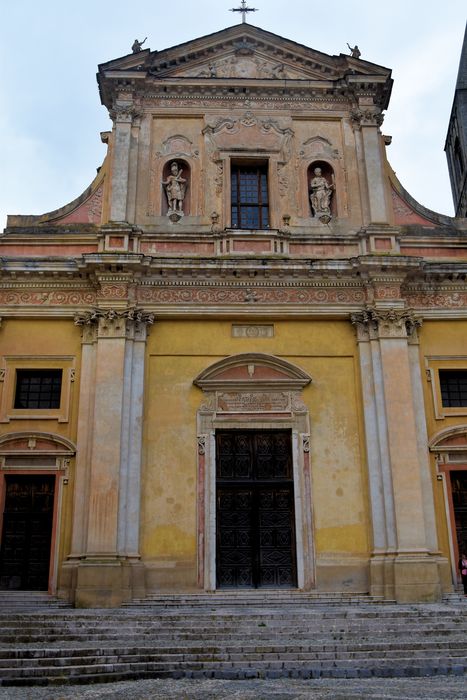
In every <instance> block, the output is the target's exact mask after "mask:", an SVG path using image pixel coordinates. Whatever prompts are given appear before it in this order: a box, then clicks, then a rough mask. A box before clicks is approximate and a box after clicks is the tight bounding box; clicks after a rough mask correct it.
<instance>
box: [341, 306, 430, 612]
mask: <svg viewBox="0 0 467 700" xmlns="http://www.w3.org/2000/svg"><path fill="white" fill-rule="evenodd" d="M351 320H352V323H354V325H356V327H357V333H358V339H359V351H360V365H361V369H362V382H363V394H364V405H365V411H364V415H365V424H366V440H367V455H368V464H369V480H370V494H371V504H372V521H373V543H374V550H373V557H372V593H375V594H376V593H378V594H383V595H385V596H386V597H395V598H396V600H398V601H399V602H409V601H415V600H436V599H437V598H439V595H440V582H439V574H438V569H437V566H438V565H437V561H436V559H435V558H434V557H433V556H431V555H430V553H434V552H433V547H434V545H435V542H434V540H433V534H434V533H433V528H432V525H433V524H434V523H433V522H432V518H433V517H434V512H433V509H432V508H430V506H429V503H428V499H427V494H426V493H425V491H426V484H425V482H426V476H425V475H424V472H425V471H426V469H425V466H426V465H424V463H423V459H422V452H423V447H422V444H421V439H422V437H421V436H420V435H419V434H418V429H419V425H420V421H421V420H423V414H422V417H417V415H416V410H417V408H419V400H420V397H419V396H418V397H417V395H416V392H417V387H416V386H414V369H413V367H412V366H411V361H410V353H409V344H408V340H409V337H410V336H412V335H413V333H414V332H416V328H417V326H419V325H420V321H419V320H418V319H416V318H415V317H414V315H413V313H412V312H411V311H408V310H406V309H377V308H375V307H372V308H368V309H367V310H365V311H363V312H360V313H358V314H353V315H352V318H351ZM367 344H369V345H370V346H372V348H371V350H370V349H368V347H365V346H366V345H367ZM370 356H371V358H372V362H371V363H370V361H369V357H370ZM414 389H415V394H414ZM368 392H370V394H368ZM372 394H373V395H372ZM375 426H376V430H375ZM424 450H425V452H426V451H427V446H426V443H425V447H424ZM381 489H382V493H381ZM381 505H383V507H384V510H383V514H381V513H380V510H379V509H380V507H381ZM382 543H384V544H383V549H381V548H380V547H381V544H382Z"/></svg>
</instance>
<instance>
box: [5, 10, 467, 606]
mask: <svg viewBox="0 0 467 700" xmlns="http://www.w3.org/2000/svg"><path fill="white" fill-rule="evenodd" d="M352 53H353V54H354V55H350V56H346V55H343V54H341V55H339V56H328V55H325V54H323V53H320V52H318V51H316V50H313V49H311V48H308V47H305V46H302V45H299V44H296V43H294V42H293V41H290V40H287V39H284V38H282V37H279V36H276V35H274V34H271V33H269V32H267V31H264V30H261V29H259V28H256V27H254V26H251V25H249V24H246V23H242V24H239V25H236V26H233V27H230V28H228V29H225V30H223V31H220V32H218V33H215V34H212V35H209V36H205V37H202V38H199V39H195V40H193V41H190V42H188V43H187V44H182V45H180V46H175V47H173V48H169V49H166V50H163V51H158V52H156V51H150V50H149V49H146V50H143V49H142V47H141V46H136V48H135V49H134V53H132V54H130V55H127V56H124V57H123V58H119V59H116V60H114V61H110V62H108V63H105V64H103V65H101V66H99V72H98V83H99V89H100V94H101V99H102V102H103V104H104V105H105V106H106V107H107V109H108V110H109V112H110V115H111V117H112V121H113V128H112V131H111V132H109V133H103V134H102V140H103V142H104V143H105V144H106V146H107V155H106V158H105V160H104V163H103V165H102V167H101V168H100V170H99V172H98V174H97V177H96V178H95V180H94V181H93V182H92V184H91V185H90V187H89V188H88V189H87V190H86V191H85V192H84V193H83V195H81V197H79V198H78V199H76V200H75V201H74V202H72V203H70V204H68V205H67V206H64V207H63V208H61V209H58V210H56V211H53V212H50V213H48V214H45V215H43V216H10V217H9V218H8V224H7V228H6V229H5V231H4V233H3V235H2V236H0V266H1V289H0V314H1V317H2V325H1V328H0V343H1V344H0V348H1V351H0V362H1V364H0V502H1V503H2V505H3V508H2V513H3V514H2V520H1V528H2V531H1V532H2V549H1V555H0V587H1V588H4V589H13V590H15V589H37V588H42V589H48V590H49V591H51V592H53V593H57V594H58V595H59V596H61V597H63V598H66V599H68V600H70V601H72V602H73V603H74V604H75V605H77V606H98V605H102V606H112V605H118V604H120V603H121V602H122V601H124V600H128V599H129V598H132V597H141V596H144V595H146V594H148V593H157V592H169V591H170V592H174V591H203V590H205V591H213V590H217V589H221V588H222V589H224V588H229V589H231V588H232V589H243V588H245V589H248V588H251V587H256V588H257V587H265V588H284V587H286V588H297V589H301V590H312V589H314V590H317V591H338V592H359V593H370V594H372V595H374V596H382V597H384V598H387V599H396V600H398V601H400V602H406V601H424V600H437V599H439V598H440V596H441V595H442V594H443V593H444V592H447V591H450V590H452V587H453V584H455V585H457V558H458V555H459V551H460V549H461V548H462V547H463V546H464V545H465V544H466V541H467V525H466V515H465V513H466V507H467V501H466V493H467V480H466V468H467V393H466V392H467V390H466V376H467V350H466V344H465V338H466V334H467V312H466V302H467V289H466V284H465V276H466V273H467V261H466V250H467V227H466V222H465V220H461V219H455V218H450V217H447V216H442V215H439V214H436V213H434V212H432V211H430V210H428V209H426V208H425V207H423V206H421V205H420V204H418V203H417V202H416V201H415V200H414V199H413V198H412V197H411V196H410V195H409V194H408V193H407V192H406V191H405V190H404V189H403V187H402V186H401V184H400V183H399V182H398V180H397V178H396V176H395V174H394V172H393V171H392V170H391V168H390V166H389V164H388V161H387V160H386V146H388V145H389V143H390V138H389V137H387V136H384V135H383V134H382V132H381V127H382V123H383V111H384V110H386V109H387V107H388V103H389V98H390V93H391V87H392V80H391V72H390V70H388V69H387V68H384V67H381V66H378V65H375V64H373V63H370V62H368V61H366V60H362V59H361V58H360V57H357V55H356V52H355V51H354V52H352Z"/></svg>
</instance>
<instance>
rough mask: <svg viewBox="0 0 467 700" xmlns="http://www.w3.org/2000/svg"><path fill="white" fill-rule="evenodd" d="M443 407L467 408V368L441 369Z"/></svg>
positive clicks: (439, 375)
mask: <svg viewBox="0 0 467 700" xmlns="http://www.w3.org/2000/svg"><path fill="white" fill-rule="evenodd" d="M438 378H439V387H440V394H441V405H442V406H443V408H467V369H439V370H438Z"/></svg>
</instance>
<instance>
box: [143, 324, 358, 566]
mask: <svg viewBox="0 0 467 700" xmlns="http://www.w3.org/2000/svg"><path fill="white" fill-rule="evenodd" d="M274 330H275V334H274V337H273V338H260V339H258V338H255V339H249V338H232V336H231V323H230V322H227V321H209V322H208V321H186V322H183V321H158V322H157V323H156V324H155V325H154V327H153V328H152V329H151V333H150V337H149V340H148V347H147V354H148V358H147V370H146V371H147V374H146V397H145V405H146V411H145V427H144V467H143V496H142V522H141V542H142V555H143V558H144V559H146V560H151V559H153V560H170V561H182V560H183V561H188V560H189V561H192V562H193V563H194V562H195V554H196V533H197V529H196V528H197V525H196V510H197V505H196V480H197V474H196V468H197V466H196V465H197V449H196V447H197V443H196V412H197V409H198V408H199V406H200V404H201V403H202V398H203V394H202V391H201V390H200V389H199V388H197V387H195V386H194V385H193V380H194V379H195V377H196V376H197V375H198V374H199V373H200V372H201V371H202V370H203V369H205V368H207V367H209V366H210V365H212V364H213V363H214V362H216V361H218V360H220V359H222V358H223V357H225V356H228V355H234V354H237V353H244V352H262V353H269V354H273V355H277V356H280V357H282V358H284V359H286V360H288V361H290V362H292V363H294V364H295V365H298V366H299V367H301V368H302V369H303V370H305V371H306V372H308V373H309V374H310V375H311V376H312V378H313V382H312V384H311V385H310V386H308V387H306V388H305V390H304V392H303V398H304V401H305V404H306V405H307V407H308V409H309V412H310V422H311V453H310V457H311V464H312V466H311V471H312V499H313V506H314V514H313V517H314V539H315V548H316V551H317V555H318V556H319V555H320V553H330V554H332V553H345V554H367V553H368V552H369V549H370V534H369V533H370V524H369V512H368V506H367V502H368V497H367V483H366V466H365V450H364V434H363V426H362V416H361V398H360V393H359V390H358V386H359V377H358V363H357V359H356V351H357V346H356V341H355V334H354V332H353V329H352V327H351V325H350V323H348V322H345V321H342V322H336V321H313V322H307V321H303V322H301V321H289V322H284V321H277V322H276V323H275V324H274Z"/></svg>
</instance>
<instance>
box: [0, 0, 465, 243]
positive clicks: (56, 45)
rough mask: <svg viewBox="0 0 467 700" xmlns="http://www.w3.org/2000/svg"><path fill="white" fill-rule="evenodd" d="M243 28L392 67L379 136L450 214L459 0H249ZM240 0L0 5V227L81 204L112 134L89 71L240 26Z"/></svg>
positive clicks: (395, 163) (432, 201) (433, 203)
mask: <svg viewBox="0 0 467 700" xmlns="http://www.w3.org/2000/svg"><path fill="white" fill-rule="evenodd" d="M248 4H249V6H251V7H256V8H258V10H259V11H258V12H255V13H252V14H251V15H250V16H249V22H250V23H251V24H255V25H256V26H259V27H261V28H263V29H266V30H268V31H270V32H274V33H276V34H280V35H281V36H284V37H287V38H289V39H293V40H294V41H297V42H299V43H301V44H306V45H307V46H310V47H312V48H314V49H317V50H319V51H322V52H325V53H328V54H334V55H335V54H339V53H347V52H348V49H347V45H346V44H347V42H349V44H351V45H354V44H358V45H359V47H360V50H361V52H362V58H364V59H367V60H368V61H372V62H374V63H377V64H380V65H383V66H386V67H388V68H391V69H392V70H393V78H394V88H393V92H392V98H391V102H390V105H389V110H388V112H387V115H386V119H385V122H384V124H383V127H382V130H383V133H385V134H391V135H392V137H393V142H392V145H391V146H390V147H389V150H388V154H389V160H390V162H391V165H392V167H393V168H394V169H395V170H396V172H397V175H398V177H399V179H400V181H401V182H402V184H403V186H404V187H405V188H406V189H407V190H408V191H409V192H410V193H411V195H412V196H413V197H415V199H417V200H418V201H419V202H420V203H421V204H423V205H424V206H426V207H428V208H430V209H434V210H435V211H438V212H441V213H444V214H449V215H452V214H453V205H452V197H451V189H450V184H449V176H448V171H447V166H446V158H445V154H444V142H445V138H446V130H447V126H448V119H449V115H450V112H451V106H452V99H453V93H454V87H455V83H456V76H457V70H458V65H459V58H460V51H461V46H462V40H463V35H464V29H465V21H466V14H467V13H466V10H465V0H446V1H445V2H444V3H443V2H439V0H437V1H436V2H435V1H434V0H391V2H387V3H381V2H377V0H360V1H359V2H350V1H349V0H334V1H333V0H307V1H306V2H305V1H304V0H286V2H284V0H255V1H254V2H253V0H249V2H248ZM239 5H240V2H239V1H237V0H184V2H180V0H179V1H178V2H176V1H175V0H172V2H167V1H164V2H163V1H162V0H138V2H136V3H130V2H129V1H128V0H126V1H125V2H124V1H123V0H112V2H98V1H97V2H96V0H93V1H92V2H91V0H80V1H79V2H75V1H73V0H68V1H67V0H60V2H59V1H58V0H42V1H41V2H40V1H39V0H15V1H14V0H0V168H1V171H0V172H1V176H0V230H2V229H3V227H4V226H5V222H6V214H7V213H8V214H41V213H43V212H47V211H50V210H53V209H56V208H58V207H60V206H63V205H64V204H66V203H67V202H69V201H71V200H72V199H74V198H75V197H77V196H78V195H79V194H81V192H82V191H83V190H84V189H85V188H86V187H87V186H88V184H89V183H90V182H91V181H92V179H93V177H94V175H95V173H96V168H97V167H98V166H99V165H100V164H101V162H102V160H103V158H104V155H105V146H104V145H103V144H102V143H101V142H100V137H99V132H101V131H105V130H108V129H110V128H111V123H110V120H109V118H108V115H107V111H106V109H105V108H104V107H102V106H101V104H100V100H99V95H98V90H97V84H96V80H95V73H96V69H97V65H98V64H99V63H104V62H105V61H108V60H110V59H113V58H117V57H119V56H123V55H125V54H127V53H130V51H131V45H132V43H133V40H134V39H135V38H138V39H144V37H145V36H147V37H148V40H147V42H146V44H145V47H149V48H150V49H152V50H155V49H157V50H161V49H164V48H167V47H169V46H175V45H177V44H180V43H182V42H184V41H188V40H189V39H192V38H196V37H199V36H202V35H204V34H209V33H211V32H215V31H219V30H220V29H223V28H225V27H228V26H230V25H232V24H236V23H237V22H238V21H239V15H238V14H237V13H231V12H229V8H231V7H238V6H239Z"/></svg>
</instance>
